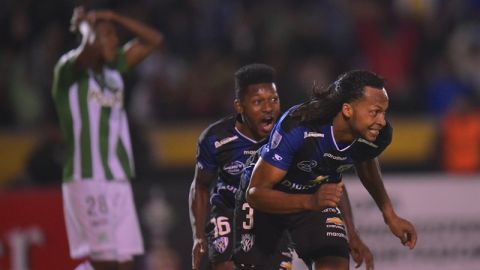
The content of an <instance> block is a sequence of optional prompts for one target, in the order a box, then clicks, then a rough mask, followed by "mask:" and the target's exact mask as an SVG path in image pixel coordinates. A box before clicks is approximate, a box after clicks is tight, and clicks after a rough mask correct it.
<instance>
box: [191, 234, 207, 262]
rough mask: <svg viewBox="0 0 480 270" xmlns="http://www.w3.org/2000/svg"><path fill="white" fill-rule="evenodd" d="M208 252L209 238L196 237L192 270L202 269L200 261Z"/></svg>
mask: <svg viewBox="0 0 480 270" xmlns="http://www.w3.org/2000/svg"><path fill="white" fill-rule="evenodd" d="M206 252H207V240H206V239H205V238H195V239H194V240H193V248H192V270H198V269H200V262H201V261H202V257H203V255H205V253H206Z"/></svg>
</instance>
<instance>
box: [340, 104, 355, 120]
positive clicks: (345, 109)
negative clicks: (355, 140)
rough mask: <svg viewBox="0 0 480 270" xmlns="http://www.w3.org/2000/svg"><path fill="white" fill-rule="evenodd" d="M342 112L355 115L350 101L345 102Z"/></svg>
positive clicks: (349, 115) (345, 114) (347, 115)
mask: <svg viewBox="0 0 480 270" xmlns="http://www.w3.org/2000/svg"><path fill="white" fill-rule="evenodd" d="M342 114H343V115H344V116H345V117H347V118H351V117H352V115H353V107H352V104H350V103H343V105H342Z"/></svg>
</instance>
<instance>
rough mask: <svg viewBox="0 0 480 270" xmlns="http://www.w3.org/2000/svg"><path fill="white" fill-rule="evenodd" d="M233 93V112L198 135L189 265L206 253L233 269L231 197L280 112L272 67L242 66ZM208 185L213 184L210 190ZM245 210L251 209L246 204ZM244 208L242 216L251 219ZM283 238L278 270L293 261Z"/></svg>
mask: <svg viewBox="0 0 480 270" xmlns="http://www.w3.org/2000/svg"><path fill="white" fill-rule="evenodd" d="M235 96H236V99H235V101H234V107H235V111H236V115H234V116H230V117H227V118H224V119H222V120H220V121H218V122H215V123H214V124H212V125H210V126H209V127H208V128H207V129H206V130H205V131H204V132H203V133H202V135H201V136H200V138H199V145H198V151H197V165H196V169H195V176H194V179H193V182H192V185H191V188H190V199H189V202H190V221H191V226H192V232H193V238H194V239H193V242H194V243H193V249H192V269H198V268H199V263H200V259H201V257H202V256H203V254H204V253H207V252H208V257H209V260H210V262H211V263H212V264H213V268H214V269H233V263H232V252H233V247H234V245H233V243H234V238H233V237H234V232H233V230H234V206H235V199H234V197H235V193H236V191H237V190H238V184H239V181H240V175H241V173H242V170H243V168H244V166H245V162H246V161H247V159H248V158H249V157H250V156H251V155H252V154H253V153H255V152H256V151H257V150H258V148H259V147H260V146H261V145H263V144H265V143H266V140H267V137H268V136H269V133H270V131H271V129H272V128H273V126H274V123H275V122H276V120H277V118H278V116H279V114H280V101H279V97H278V94H277V90H276V85H275V71H274V70H273V68H271V67H270V66H267V65H264V64H251V65H246V66H244V67H242V68H240V69H239V70H238V71H237V72H236V73H235ZM212 183H214V188H213V190H211V194H210V187H211V185H212ZM209 206H211V209H210V212H209ZM244 210H248V211H251V210H253V209H250V208H249V207H248V205H247V206H246V208H244ZM248 211H247V213H245V216H244V217H243V216H242V217H241V218H248V217H250V215H251V213H250V214H249V212H248ZM207 216H208V224H207V226H206V227H205V224H206V221H207ZM205 232H206V233H207V235H205ZM281 239H282V240H281V244H280V245H279V246H278V247H277V250H276V251H275V254H273V255H274V256H273V257H272V258H271V259H272V261H269V262H268V263H267V264H270V262H271V264H273V265H274V266H275V267H276V269H288V267H289V266H290V265H291V263H290V262H291V252H290V251H289V249H288V242H289V241H288V239H287V238H285V237H284V236H282V237H281ZM357 239H359V238H357ZM355 243H356V244H358V245H357V246H354V247H353V250H356V251H358V252H359V253H360V254H362V256H365V257H366V260H368V256H369V255H370V257H371V253H370V251H369V249H368V247H366V246H365V245H363V243H362V242H361V241H360V240H359V241H357V242H355ZM242 255H244V254H242ZM246 255H247V256H249V254H246ZM266 262H267V261H266V260H265V261H263V262H262V263H266Z"/></svg>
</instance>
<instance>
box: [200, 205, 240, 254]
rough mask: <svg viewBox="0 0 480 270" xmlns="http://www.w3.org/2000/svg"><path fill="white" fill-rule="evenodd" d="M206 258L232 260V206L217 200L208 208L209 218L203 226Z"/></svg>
mask: <svg viewBox="0 0 480 270" xmlns="http://www.w3.org/2000/svg"><path fill="white" fill-rule="evenodd" d="M205 234H206V236H207V242H208V258H209V260H210V262H212V263H219V262H225V261H230V260H232V252H233V208H232V207H230V206H228V205H227V204H224V203H222V202H221V201H220V200H217V201H216V202H215V203H213V204H212V206H211V208H210V219H209V222H208V223H207V225H206V227H205Z"/></svg>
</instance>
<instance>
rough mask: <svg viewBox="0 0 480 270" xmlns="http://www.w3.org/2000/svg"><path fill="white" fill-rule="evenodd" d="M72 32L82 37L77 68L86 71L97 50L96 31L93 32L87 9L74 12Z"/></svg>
mask: <svg viewBox="0 0 480 270" xmlns="http://www.w3.org/2000/svg"><path fill="white" fill-rule="evenodd" d="M70 24H71V25H70V31H72V32H74V33H79V34H80V35H81V38H82V40H81V42H80V46H78V48H77V49H76V51H77V57H76V60H75V68H76V69H77V70H82V69H85V68H86V67H87V66H88V64H89V63H90V62H91V61H92V60H93V59H94V56H95V54H96V50H95V49H94V42H95V31H94V30H93V27H92V25H93V21H92V20H91V17H90V18H89V17H88V16H87V13H86V11H85V9H84V8H83V7H82V6H80V7H76V8H75V9H74V10H73V15H72V18H71V20H70Z"/></svg>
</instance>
